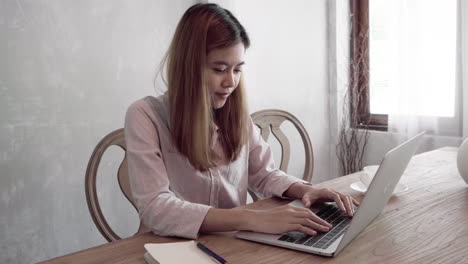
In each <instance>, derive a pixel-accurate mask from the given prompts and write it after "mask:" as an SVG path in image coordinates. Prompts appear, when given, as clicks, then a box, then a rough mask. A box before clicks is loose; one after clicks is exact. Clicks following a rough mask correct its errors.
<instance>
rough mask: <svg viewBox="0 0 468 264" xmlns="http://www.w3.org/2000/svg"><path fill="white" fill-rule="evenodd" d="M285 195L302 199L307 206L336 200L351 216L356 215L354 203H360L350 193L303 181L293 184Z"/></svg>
mask: <svg viewBox="0 0 468 264" xmlns="http://www.w3.org/2000/svg"><path fill="white" fill-rule="evenodd" d="M284 196H287V197H290V198H295V199H301V200H302V203H303V204H304V206H305V207H306V208H309V207H310V206H311V205H312V204H313V203H316V202H335V203H336V204H337V205H338V207H339V208H340V209H341V210H343V211H344V212H346V213H347V214H348V215H349V216H353V215H354V207H353V205H356V206H358V205H359V202H358V201H357V200H356V199H354V198H353V197H351V195H349V194H344V193H340V192H337V191H335V190H332V189H330V188H323V189H318V188H315V187H313V186H312V185H307V184H302V183H294V184H293V185H291V186H290V187H289V189H288V190H286V192H285V193H284Z"/></svg>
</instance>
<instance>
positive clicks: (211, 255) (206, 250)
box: [197, 242, 227, 264]
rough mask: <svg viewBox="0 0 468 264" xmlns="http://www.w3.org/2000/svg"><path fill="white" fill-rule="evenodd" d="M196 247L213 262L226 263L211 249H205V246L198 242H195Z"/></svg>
mask: <svg viewBox="0 0 468 264" xmlns="http://www.w3.org/2000/svg"><path fill="white" fill-rule="evenodd" d="M197 247H198V248H199V249H201V251H203V252H205V254H207V255H208V256H210V257H212V258H213V259H214V260H216V261H217V262H219V263H221V264H225V263H227V261H226V260H224V259H223V258H222V257H220V256H218V254H216V253H214V252H213V251H212V250H211V249H209V248H207V247H206V246H205V245H203V244H202V243H200V242H197Z"/></svg>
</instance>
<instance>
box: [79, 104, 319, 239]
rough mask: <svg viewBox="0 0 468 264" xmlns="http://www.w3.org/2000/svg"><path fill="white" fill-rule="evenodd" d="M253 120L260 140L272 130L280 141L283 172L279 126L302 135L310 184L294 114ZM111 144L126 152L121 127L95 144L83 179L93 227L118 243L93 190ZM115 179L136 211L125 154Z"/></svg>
mask: <svg viewBox="0 0 468 264" xmlns="http://www.w3.org/2000/svg"><path fill="white" fill-rule="evenodd" d="M252 119H253V121H254V123H255V124H256V125H257V126H258V127H259V128H260V129H261V134H262V137H263V138H264V139H265V140H267V139H268V136H269V134H270V129H271V131H272V133H273V135H274V136H275V137H276V138H277V139H278V141H279V142H280V144H281V147H282V157H281V163H280V169H281V170H283V171H287V169H288V164H289V157H290V146H289V141H288V139H287V138H286V136H285V135H284V134H283V132H282V131H281V130H280V126H281V124H282V123H283V122H284V121H286V120H288V121H291V123H293V125H294V126H295V127H296V128H297V130H298V131H299V134H300V135H301V137H302V141H303V142H304V146H305V155H306V166H305V170H304V175H303V179H304V180H306V181H308V182H310V179H311V178H312V170H313V167H314V164H313V152H312V144H311V143H310V139H309V136H308V134H307V132H306V130H305V129H304V127H303V126H302V124H301V123H300V122H299V120H297V118H295V117H294V116H293V115H291V114H289V113H287V112H284V111H280V110H264V111H259V112H256V113H254V114H252ZM113 145H117V146H119V147H120V148H122V149H123V150H124V151H125V152H126V151H127V147H126V144H125V137H124V129H123V128H121V129H117V130H115V131H113V132H112V133H110V134H108V135H107V136H105V137H104V138H103V139H102V140H101V141H100V142H99V143H98V144H97V146H96V148H95V149H94V152H93V154H92V155H91V158H90V159H89V162H88V168H87V169H86V177H85V191H86V201H87V203H88V209H89V212H90V214H91V217H92V218H93V221H94V223H95V224H96V227H97V228H98V229H99V232H101V234H102V235H103V236H104V237H105V238H106V239H107V241H109V242H112V241H116V240H120V239H121V238H120V237H119V236H118V235H117V234H116V233H115V232H114V231H113V230H112V228H111V227H110V226H109V224H108V223H107V220H106V218H105V217H104V215H103V214H102V211H101V207H100V205H99V201H98V197H97V191H96V176H97V171H98V167H99V163H100V161H101V158H102V156H103V155H104V153H105V152H106V150H107V149H108V148H109V147H110V146H113ZM117 178H118V181H119V186H120V189H121V190H122V192H123V194H124V195H125V197H126V198H127V199H128V201H129V202H130V203H131V204H132V205H133V207H134V208H135V210H136V209H137V208H136V205H135V202H134V201H133V198H132V193H131V190H130V182H129V178H128V165H127V153H125V157H124V159H123V161H122V163H121V164H120V167H119V170H118V173H117ZM249 193H250V195H251V196H252V199H254V200H255V201H256V200H258V196H257V195H256V194H255V193H253V192H252V191H251V190H249ZM141 229H142V225H141V223H140V227H139V228H138V231H137V233H139V232H140V231H141Z"/></svg>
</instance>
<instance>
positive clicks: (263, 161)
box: [249, 120, 307, 198]
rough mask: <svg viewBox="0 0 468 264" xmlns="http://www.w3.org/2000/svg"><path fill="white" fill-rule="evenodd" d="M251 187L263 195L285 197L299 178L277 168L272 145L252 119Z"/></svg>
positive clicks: (250, 145)
mask: <svg viewBox="0 0 468 264" xmlns="http://www.w3.org/2000/svg"><path fill="white" fill-rule="evenodd" d="M249 128H250V129H249V131H250V132H249V133H250V134H249V187H250V188H251V189H252V190H253V191H254V192H256V193H259V194H260V195H262V196H263V197H272V196H278V197H282V198H285V197H283V196H282V195H283V193H284V192H285V191H286V190H287V189H288V188H289V187H290V186H291V185H292V184H294V183H296V182H302V183H307V182H306V181H304V180H301V179H298V178H296V177H294V176H291V175H289V174H287V173H285V172H284V171H282V170H279V169H275V162H274V160H273V152H272V150H271V148H270V145H268V143H266V142H265V140H263V138H262V136H261V134H260V129H259V128H258V127H257V126H256V125H255V124H254V123H253V121H252V120H250V127H249Z"/></svg>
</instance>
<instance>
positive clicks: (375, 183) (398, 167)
mask: <svg viewBox="0 0 468 264" xmlns="http://www.w3.org/2000/svg"><path fill="white" fill-rule="evenodd" d="M424 133H425V132H422V133H420V134H418V135H416V136H415V137H413V138H411V139H409V140H408V141H406V142H404V143H403V144H401V145H399V146H398V147H396V148H394V149H392V150H390V151H389V152H388V153H387V154H386V155H385V157H384V159H383V160H382V162H381V163H380V166H379V169H378V170H377V172H376V174H375V176H374V178H373V180H372V182H371V184H370V185H369V188H368V190H367V192H366V194H365V196H364V198H363V200H362V202H361V203H360V206H359V208H357V207H356V209H357V211H355V214H354V217H352V218H351V217H348V215H347V214H346V213H345V212H342V211H341V210H339V208H338V207H337V206H336V204H335V203H325V204H323V207H321V209H320V210H319V211H318V212H316V214H317V215H318V216H319V217H321V218H322V219H325V220H326V221H328V222H329V223H331V224H332V225H333V228H332V229H331V230H330V231H328V232H318V233H317V234H316V235H314V236H309V235H306V234H304V233H301V232H288V233H285V234H279V235H271V234H264V233H257V232H250V231H240V232H237V233H236V235H235V236H236V237H237V238H241V239H246V240H251V241H255V242H260V243H265V244H271V245H275V246H279V247H285V248H289V249H295V250H299V251H304V252H308V253H313V254H319V255H323V256H331V257H334V256H336V255H338V254H339V253H340V252H341V250H343V248H345V247H346V246H347V245H348V244H349V243H350V242H351V241H352V240H353V239H354V238H355V237H356V236H357V235H358V234H359V233H360V232H361V231H362V230H364V228H366V227H367V226H368V225H369V224H370V223H371V222H372V221H373V220H374V219H375V218H376V217H377V216H379V214H380V213H381V212H382V211H383V208H384V206H385V204H386V203H387V201H388V200H389V199H390V196H392V194H393V190H394V189H395V187H396V185H397V184H398V181H399V180H400V178H401V176H402V175H403V172H404V171H405V169H406V167H407V165H408V163H409V161H410V159H411V157H412V156H413V155H414V153H415V152H416V149H417V147H418V146H419V143H420V142H421V139H422V136H423V134H424ZM292 204H293V205H296V206H300V207H304V206H303V205H302V202H301V201H300V200H295V201H293V202H292Z"/></svg>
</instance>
